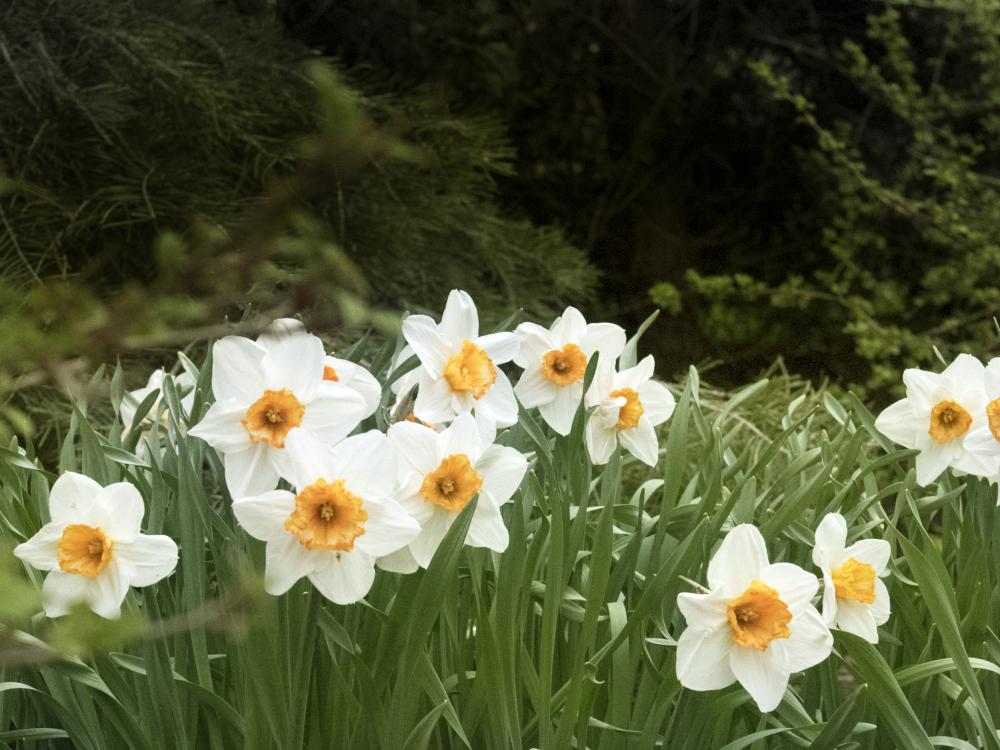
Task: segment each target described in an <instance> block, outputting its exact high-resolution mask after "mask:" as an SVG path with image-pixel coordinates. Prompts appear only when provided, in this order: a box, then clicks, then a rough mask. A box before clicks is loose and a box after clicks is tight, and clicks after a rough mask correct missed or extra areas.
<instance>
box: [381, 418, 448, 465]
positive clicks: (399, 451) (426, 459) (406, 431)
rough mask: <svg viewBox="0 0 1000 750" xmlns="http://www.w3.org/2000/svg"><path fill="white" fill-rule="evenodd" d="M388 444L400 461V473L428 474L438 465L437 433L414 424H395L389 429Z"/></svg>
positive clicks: (405, 422)
mask: <svg viewBox="0 0 1000 750" xmlns="http://www.w3.org/2000/svg"><path fill="white" fill-rule="evenodd" d="M388 435H389V442H390V443H391V444H392V446H393V448H394V449H395V450H396V455H397V456H398V457H399V459H400V467H399V468H400V472H401V473H408V472H414V471H415V472H418V473H420V474H430V473H431V472H432V471H434V469H435V468H436V467H437V465H438V463H439V459H438V455H437V433H435V432H434V431H433V430H429V429H427V428H426V427H424V426H423V425H422V424H417V423H416V422H408V421H403V422H396V423H395V424H394V425H392V426H391V427H390V428H389V433H388Z"/></svg>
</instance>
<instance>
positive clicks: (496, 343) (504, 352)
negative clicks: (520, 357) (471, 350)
mask: <svg viewBox="0 0 1000 750" xmlns="http://www.w3.org/2000/svg"><path fill="white" fill-rule="evenodd" d="M474 343H475V345H476V346H478V347H479V348H480V349H482V350H483V351H485V352H486V354H487V355H489V358H490V359H492V360H493V364H495V365H502V364H503V363H504V362H510V361H511V360H512V359H514V356H515V355H516V354H517V350H518V349H519V348H520V346H521V340H520V339H519V338H518V336H517V334H516V333H510V332H508V331H501V332H499V333H490V334H487V335H486V336H480V337H479V338H477V339H476V340H475V341H474Z"/></svg>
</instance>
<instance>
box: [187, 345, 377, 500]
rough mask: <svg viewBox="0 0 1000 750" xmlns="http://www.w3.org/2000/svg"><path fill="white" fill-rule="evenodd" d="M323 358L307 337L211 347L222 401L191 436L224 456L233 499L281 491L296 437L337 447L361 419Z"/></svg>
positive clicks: (359, 404)
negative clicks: (326, 372) (285, 457)
mask: <svg viewBox="0 0 1000 750" xmlns="http://www.w3.org/2000/svg"><path fill="white" fill-rule="evenodd" d="M325 357H326V354H325V353H324V351H323V343H322V342H321V341H320V340H319V339H318V338H317V337H316V336H312V335H310V334H308V333H305V332H299V333H295V334H293V335H287V336H280V337H275V338H274V339H273V340H265V344H264V345H262V344H260V343H258V342H254V341H251V340H250V339H247V338H243V337H241V336H227V337H226V338H223V339H221V340H219V341H217V342H216V343H215V345H214V346H213V347H212V391H213V392H214V393H215V399H216V401H215V403H214V404H213V405H212V407H211V408H210V409H209V410H208V413H207V414H206V415H205V416H204V418H203V419H202V420H201V422H199V423H198V425H197V426H196V427H194V428H193V429H191V430H190V434H191V435H194V436H195V437H200V438H201V439H202V440H204V441H205V442H207V443H208V444H209V445H211V446H212V447H213V448H215V449H217V450H218V451H219V452H220V453H222V454H223V460H224V464H225V470H226V485H227V486H228V488H229V493H230V495H232V497H233V498H238V497H246V496H249V495H259V494H261V493H262V492H266V491H267V490H270V489H273V488H274V487H275V485H276V484H277V483H278V478H279V476H280V473H281V467H282V465H283V464H282V463H281V456H282V454H283V453H284V451H285V441H286V440H287V439H288V437H289V435H290V434H291V433H292V432H293V431H295V430H301V431H302V432H304V433H306V434H307V435H308V436H309V437H311V438H313V439H314V440H316V441H317V442H319V443H321V444H325V445H333V444H335V443H337V442H338V441H340V440H343V439H344V438H345V437H346V436H347V435H349V434H350V433H351V431H352V430H353V429H354V428H355V427H357V425H358V423H359V422H360V421H361V419H362V418H363V416H364V414H365V409H366V408H367V407H366V405H365V400H364V398H363V397H362V396H361V395H360V394H359V393H358V392H357V391H354V390H352V389H350V388H348V387H346V386H344V385H343V384H341V383H338V382H335V381H330V380H324V379H323V367H324V358H325Z"/></svg>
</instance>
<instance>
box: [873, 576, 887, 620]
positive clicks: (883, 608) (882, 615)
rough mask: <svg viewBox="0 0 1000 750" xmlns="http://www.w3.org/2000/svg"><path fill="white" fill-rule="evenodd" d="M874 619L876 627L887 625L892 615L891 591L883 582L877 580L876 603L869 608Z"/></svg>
mask: <svg viewBox="0 0 1000 750" xmlns="http://www.w3.org/2000/svg"><path fill="white" fill-rule="evenodd" d="M869 611H870V612H871V615H872V618H873V619H874V620H875V624H876V625H885V624H886V623H887V622H888V621H889V615H890V614H892V607H891V606H890V603H889V589H888V588H886V585H885V583H884V582H883V581H881V580H879V579H878V578H876V579H875V601H874V602H872V604H871V606H870V607H869Z"/></svg>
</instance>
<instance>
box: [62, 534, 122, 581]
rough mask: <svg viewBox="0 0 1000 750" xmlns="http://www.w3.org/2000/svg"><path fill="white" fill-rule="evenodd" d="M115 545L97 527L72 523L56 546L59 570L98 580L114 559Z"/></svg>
mask: <svg viewBox="0 0 1000 750" xmlns="http://www.w3.org/2000/svg"><path fill="white" fill-rule="evenodd" d="M114 553H115V545H114V542H113V541H111V539H110V538H108V535H107V534H105V533H104V531H103V530H102V529H100V528H98V527H97V526H88V525H86V524H83V523H71V524H70V525H69V526H67V527H66V528H65V529H63V533H62V537H60V539H59V541H58V543H57V544H56V558H57V559H58V560H59V569H60V570H62V571H64V572H66V573H75V574H76V575H80V576H86V577H87V578H97V576H98V574H99V573H100V572H101V571H102V570H104V569H105V568H106V567H108V563H110V562H111V559H112V558H113V557H114Z"/></svg>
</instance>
